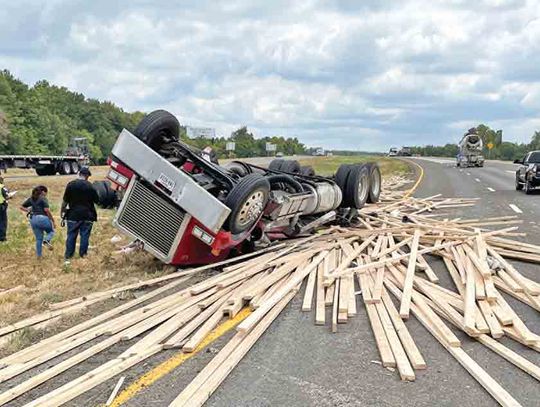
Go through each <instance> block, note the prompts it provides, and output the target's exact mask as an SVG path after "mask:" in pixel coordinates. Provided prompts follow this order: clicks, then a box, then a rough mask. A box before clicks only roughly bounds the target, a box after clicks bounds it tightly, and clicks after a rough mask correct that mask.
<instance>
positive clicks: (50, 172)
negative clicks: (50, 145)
mask: <svg viewBox="0 0 540 407" xmlns="http://www.w3.org/2000/svg"><path fill="white" fill-rule="evenodd" d="M45 172H46V174H45V175H55V174H56V168H55V167H54V165H53V164H49V165H46V166H45Z"/></svg>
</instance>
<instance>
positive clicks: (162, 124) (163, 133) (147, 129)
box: [133, 110, 180, 151]
mask: <svg viewBox="0 0 540 407" xmlns="http://www.w3.org/2000/svg"><path fill="white" fill-rule="evenodd" d="M133 134H134V135H135V136H136V137H137V138H138V139H139V140H141V141H142V142H143V143H144V144H146V145H147V146H149V147H150V148H151V149H153V150H156V151H157V150H159V149H160V147H161V146H162V145H163V144H164V143H165V142H170V141H177V140H178V138H179V134H180V123H179V122H178V119H177V118H176V117H175V116H174V115H172V114H171V113H169V112H167V111H166V110H154V111H153V112H152V113H149V114H147V115H146V116H145V117H144V118H143V119H142V120H141V121H140V123H139V124H138V125H137V127H136V128H135V130H134V131H133Z"/></svg>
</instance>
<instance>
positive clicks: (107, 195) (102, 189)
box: [92, 181, 116, 209]
mask: <svg viewBox="0 0 540 407" xmlns="http://www.w3.org/2000/svg"><path fill="white" fill-rule="evenodd" d="M92 186H93V187H94V189H95V190H96V192H97V194H98V197H99V202H98V206H100V207H101V208H104V209H109V208H114V206H115V205H116V191H114V190H113V189H112V188H111V183H110V182H109V181H94V182H93V183H92Z"/></svg>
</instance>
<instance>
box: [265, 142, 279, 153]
mask: <svg viewBox="0 0 540 407" xmlns="http://www.w3.org/2000/svg"><path fill="white" fill-rule="evenodd" d="M276 147H277V146H276V145H275V144H272V143H266V151H276Z"/></svg>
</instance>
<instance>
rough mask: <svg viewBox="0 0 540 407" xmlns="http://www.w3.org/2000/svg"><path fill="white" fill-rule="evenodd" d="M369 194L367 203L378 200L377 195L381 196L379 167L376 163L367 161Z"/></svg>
mask: <svg viewBox="0 0 540 407" xmlns="http://www.w3.org/2000/svg"><path fill="white" fill-rule="evenodd" d="M368 168H369V194H368V198H367V201H368V202H369V203H377V202H379V197H380V196H381V184H382V177H381V169H380V168H379V165H378V164H377V163H369V164H368Z"/></svg>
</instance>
